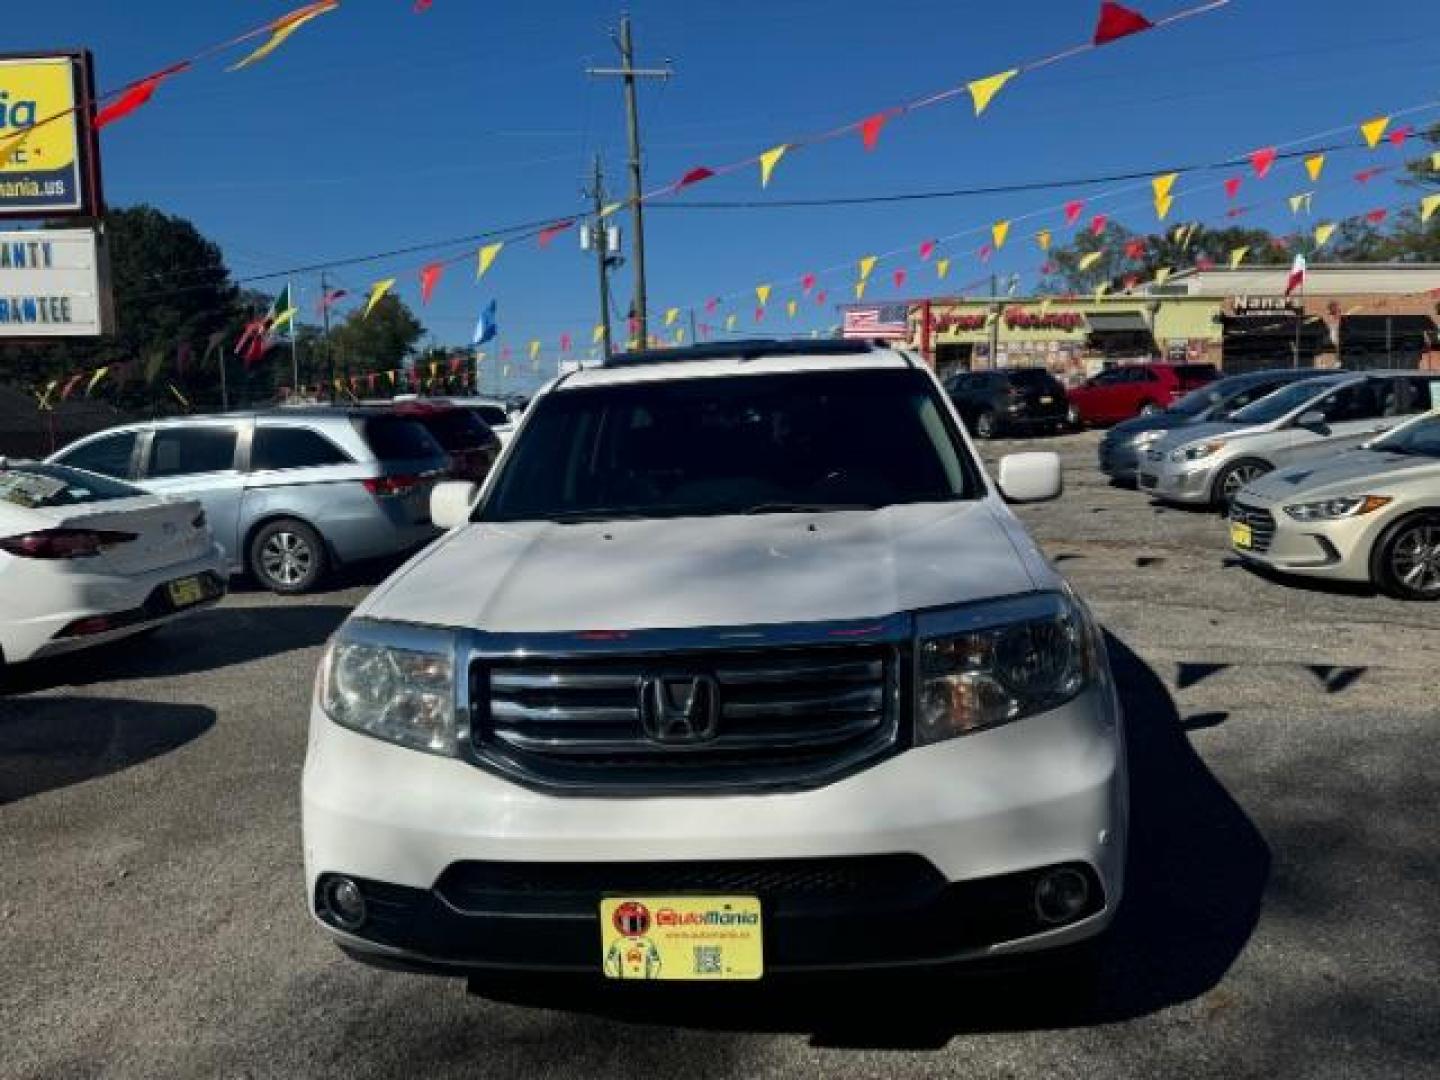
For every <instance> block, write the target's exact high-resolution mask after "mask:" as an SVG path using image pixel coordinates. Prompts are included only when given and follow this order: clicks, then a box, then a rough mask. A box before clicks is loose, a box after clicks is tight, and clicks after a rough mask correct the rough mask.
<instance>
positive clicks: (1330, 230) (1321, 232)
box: [1315, 222, 1335, 247]
mask: <svg viewBox="0 0 1440 1080" xmlns="http://www.w3.org/2000/svg"><path fill="white" fill-rule="evenodd" d="M1334 235H1335V226H1334V225H1333V224H1331V223H1329V222H1326V223H1325V224H1324V225H1316V226H1315V246H1316V247H1324V246H1325V245H1326V244H1328V243H1329V242H1330V237H1332V236H1334Z"/></svg>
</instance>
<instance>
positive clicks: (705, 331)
mask: <svg viewBox="0 0 1440 1080" xmlns="http://www.w3.org/2000/svg"><path fill="white" fill-rule="evenodd" d="M709 336H710V324H709V323H708V322H702V323H701V324H700V337H701V338H708V337H709Z"/></svg>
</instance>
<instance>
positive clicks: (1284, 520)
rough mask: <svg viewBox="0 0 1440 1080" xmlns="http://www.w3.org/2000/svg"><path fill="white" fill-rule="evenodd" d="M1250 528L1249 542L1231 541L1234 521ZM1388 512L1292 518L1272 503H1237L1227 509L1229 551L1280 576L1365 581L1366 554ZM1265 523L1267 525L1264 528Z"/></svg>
mask: <svg viewBox="0 0 1440 1080" xmlns="http://www.w3.org/2000/svg"><path fill="white" fill-rule="evenodd" d="M1262 516H1263V520H1264V525H1262V526H1261V528H1259V529H1258V530H1257V529H1255V528H1254V527H1253V526H1252V528H1251V534H1250V535H1251V545H1250V546H1249V547H1246V546H1243V545H1240V544H1238V543H1236V541H1235V533H1234V529H1233V526H1234V524H1235V522H1236V521H1240V522H1243V523H1246V524H1250V523H1252V522H1256V521H1258V520H1261V519H1262ZM1390 520H1391V517H1390V516H1389V515H1383V514H1382V515H1374V516H1367V517H1363V518H1341V519H1339V520H1337V521H1296V520H1295V519H1294V518H1292V517H1291V516H1290V515H1289V514H1287V513H1286V512H1285V510H1284V508H1283V507H1282V506H1280V505H1278V504H1275V505H1263V506H1262V505H1260V504H1258V503H1254V502H1253V501H1251V502H1240V501H1239V500H1237V505H1236V506H1235V507H1234V508H1233V509H1232V511H1231V525H1232V532H1231V543H1230V547H1231V550H1232V551H1234V553H1235V554H1236V555H1238V556H1239V557H1240V558H1242V559H1244V560H1245V561H1246V562H1249V563H1254V564H1257V565H1260V566H1265V567H1268V568H1270V569H1272V570H1276V571H1279V572H1281V573H1286V574H1295V575H1298V576H1303V577H1314V578H1326V579H1328V580H1331V581H1355V582H1364V581H1369V580H1370V553H1371V551H1372V550H1373V549H1374V545H1375V539H1376V538H1377V537H1378V536H1379V534H1380V533H1381V532H1383V531H1384V529H1385V526H1386V525H1388V524H1389V522H1390ZM1265 526H1271V528H1269V529H1267V528H1266V527H1265Z"/></svg>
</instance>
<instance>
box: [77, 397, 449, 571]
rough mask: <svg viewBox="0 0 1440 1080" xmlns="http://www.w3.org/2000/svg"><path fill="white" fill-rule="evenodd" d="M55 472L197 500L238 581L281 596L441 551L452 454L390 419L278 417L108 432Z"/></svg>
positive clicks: (240, 416)
mask: <svg viewBox="0 0 1440 1080" xmlns="http://www.w3.org/2000/svg"><path fill="white" fill-rule="evenodd" d="M50 461H52V462H55V463H58V464H62V465H69V466H71V467H73V468H77V469H85V470H88V471H90V472H95V473H101V474H102V475H105V476H112V477H115V478H117V479H121V480H128V481H130V482H131V483H133V484H135V485H136V486H138V487H141V488H143V489H145V490H146V491H153V492H155V493H157V494H162V495H174V496H177V497H181V498H188V499H197V500H199V501H200V502H201V503H202V504H203V505H204V507H205V514H206V516H207V517H208V518H209V521H210V526H211V528H212V529H213V530H214V533H215V539H216V541H217V542H218V543H219V545H220V547H221V548H222V549H223V550H224V552H225V555H226V557H227V559H228V561H229V563H230V568H231V571H232V572H235V573H241V572H245V571H248V572H250V573H251V574H252V575H253V576H254V577H255V579H256V580H257V581H258V582H259V583H260V584H261V585H263V586H264V587H265V588H267V589H270V590H272V591H274V592H277V593H303V592H308V591H310V590H311V589H314V588H315V587H316V586H317V585H319V584H320V583H321V581H323V580H324V578H325V576H326V574H327V573H328V572H329V571H330V570H332V569H334V568H335V567H337V566H340V565H343V564H349V563H356V562H361V561H364V560H366V559H374V558H381V557H385V556H391V555H397V554H402V553H404V552H407V551H410V550H412V549H414V548H417V547H419V546H420V545H422V544H424V543H426V542H427V541H429V540H431V539H433V538H434V537H435V535H436V533H437V530H436V529H435V527H434V526H433V525H432V524H431V523H430V489H431V488H432V487H433V486H434V484H435V481H437V480H439V479H441V478H442V477H443V476H444V474H445V469H446V467H447V458H446V456H445V452H444V451H443V450H442V449H441V448H440V446H439V445H438V444H437V443H436V442H435V440H434V439H433V438H431V436H430V434H429V433H428V432H427V431H426V430H425V429H424V428H423V427H422V426H421V425H420V424H418V423H417V422H415V421H414V420H411V419H408V418H406V417H402V416H397V415H395V414H394V413H393V412H391V411H389V410H383V409H334V408H315V409H281V410H275V411H271V412H253V413H231V414H225V415H219V416H194V417H179V418H175V419H169V420H155V421H150V422H148V423H141V424H131V425H127V426H125V427H119V428H112V429H110V430H108V431H104V432H101V433H100V434H98V435H91V436H89V437H88V438H85V439H81V440H79V441H78V442H75V443H72V444H71V445H70V446H68V447H66V448H65V449H64V450H62V451H60V452H59V453H58V454H55V455H53V456H52V457H51V458H50Z"/></svg>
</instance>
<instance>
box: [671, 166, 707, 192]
mask: <svg viewBox="0 0 1440 1080" xmlns="http://www.w3.org/2000/svg"><path fill="white" fill-rule="evenodd" d="M714 175H715V170H714V169H707V168H706V167H705V166H704V165H700V166H698V167H696V168H694V169H691V170H690V171H689V172H687V173H686V174H685V175H684V176H682V177H681V178H680V179H679V180H677V181H675V186H674V187H673V188H671V189H670V190H671V191H679V190H680V189H681V188H684V187H689V186H690V185H691V184H698V183H700V181H701V180H709V179H710V178H711V177H712V176H714Z"/></svg>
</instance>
